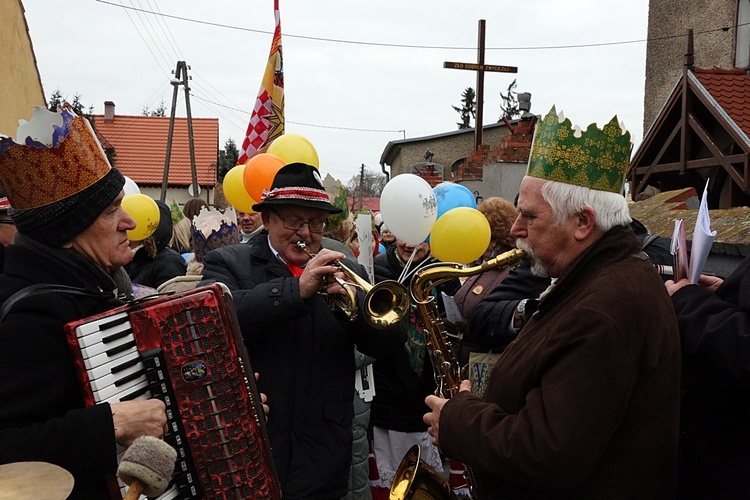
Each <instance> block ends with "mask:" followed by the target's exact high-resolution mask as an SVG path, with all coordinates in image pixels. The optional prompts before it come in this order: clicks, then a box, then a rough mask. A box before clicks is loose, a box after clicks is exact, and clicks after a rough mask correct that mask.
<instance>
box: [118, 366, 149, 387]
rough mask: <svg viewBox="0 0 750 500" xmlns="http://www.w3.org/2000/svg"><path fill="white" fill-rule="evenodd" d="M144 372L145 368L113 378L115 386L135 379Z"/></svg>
mask: <svg viewBox="0 0 750 500" xmlns="http://www.w3.org/2000/svg"><path fill="white" fill-rule="evenodd" d="M145 373H146V370H138V371H137V372H133V373H131V374H130V375H126V376H124V377H122V378H119V379H117V380H115V387H119V386H121V385H124V384H127V383H128V382H130V381H131V380H135V379H138V378H141V377H143V375H144V374H145Z"/></svg>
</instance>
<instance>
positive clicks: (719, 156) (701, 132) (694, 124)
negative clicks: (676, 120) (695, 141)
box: [688, 113, 748, 192]
mask: <svg viewBox="0 0 750 500" xmlns="http://www.w3.org/2000/svg"><path fill="white" fill-rule="evenodd" d="M688 124H689V125H690V128H692V129H693V130H694V131H695V133H696V134H697V135H698V137H699V138H700V139H701V141H703V144H705V145H706V147H707V148H708V149H709V151H711V154H712V155H714V158H716V160H717V161H718V162H719V164H720V165H721V166H722V167H723V168H724V170H726V171H727V173H728V174H729V176H730V177H731V178H732V179H733V180H734V182H736V183H737V185H738V186H740V188H742V191H744V192H747V189H748V186H747V183H746V182H745V179H744V178H745V177H746V173H745V174H744V175H740V174H738V173H737V171H736V170H735V169H734V167H732V165H731V163H730V162H728V161H727V159H726V157H725V156H724V153H722V152H721V150H720V149H719V147H718V146H717V145H716V143H715V142H714V140H713V138H712V137H711V136H710V135H709V133H708V132H707V131H706V129H704V128H703V126H702V125H701V124H700V122H699V121H698V120H696V118H695V116H693V115H692V113H691V114H690V115H689V116H688Z"/></svg>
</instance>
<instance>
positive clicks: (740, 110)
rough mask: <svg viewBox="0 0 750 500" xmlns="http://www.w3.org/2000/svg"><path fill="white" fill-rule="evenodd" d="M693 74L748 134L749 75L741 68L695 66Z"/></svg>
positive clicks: (749, 119) (749, 114)
mask: <svg viewBox="0 0 750 500" xmlns="http://www.w3.org/2000/svg"><path fill="white" fill-rule="evenodd" d="M693 74H694V75H695V77H696V78H697V79H698V81H699V82H701V85H703V86H704V87H705V88H706V90H708V92H709V93H710V94H711V96H712V97H713V98H714V99H715V100H716V102H718V103H719V105H720V106H721V107H722V108H723V109H724V111H726V113H727V114H728V115H729V117H730V118H732V120H734V122H735V123H736V124H737V126H738V127H740V128H741V129H742V131H743V132H745V134H746V135H748V136H750V75H748V74H747V73H746V71H745V70H744V69H742V68H731V69H723V68H716V67H713V68H710V69H704V68H695V69H694V71H693Z"/></svg>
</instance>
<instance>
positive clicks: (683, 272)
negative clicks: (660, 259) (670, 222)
mask: <svg viewBox="0 0 750 500" xmlns="http://www.w3.org/2000/svg"><path fill="white" fill-rule="evenodd" d="M671 251H672V258H673V259H674V264H673V265H672V271H673V272H674V276H673V278H672V279H674V281H679V280H681V279H682V278H687V277H688V264H689V262H688V255H687V243H686V240H685V225H684V224H683V221H682V219H675V221H674V232H673V233H672V246H671Z"/></svg>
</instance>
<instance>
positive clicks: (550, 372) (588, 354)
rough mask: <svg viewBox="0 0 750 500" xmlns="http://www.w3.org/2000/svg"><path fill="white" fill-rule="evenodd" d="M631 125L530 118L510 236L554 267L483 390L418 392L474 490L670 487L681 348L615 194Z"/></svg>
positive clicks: (622, 494) (634, 491) (537, 261)
mask: <svg viewBox="0 0 750 500" xmlns="http://www.w3.org/2000/svg"><path fill="white" fill-rule="evenodd" d="M630 149H631V147H630V135H629V134H628V133H627V132H625V133H623V130H622V128H621V127H620V126H619V125H618V123H617V120H616V119H613V120H612V121H610V122H609V123H608V124H607V125H605V126H604V128H603V129H602V130H599V129H598V128H597V127H596V126H595V125H593V124H592V125H591V126H589V128H588V129H587V130H586V131H585V132H583V134H581V133H580V131H578V132H574V130H573V129H572V128H571V126H570V121H569V120H567V119H565V120H563V119H562V118H561V117H558V116H557V115H556V113H555V112H554V108H553V110H552V112H550V113H549V114H548V115H547V116H546V117H545V118H544V119H543V120H542V121H541V122H540V124H539V125H538V126H537V130H536V134H535V138H534V144H533V147H532V154H531V158H530V161H529V167H528V172H527V175H526V177H524V179H523V181H522V183H521V189H520V196H519V200H518V209H519V212H520V213H519V216H518V218H517V219H516V221H515V223H514V225H513V227H512V229H511V235H512V236H514V237H515V238H516V240H517V246H518V248H521V249H523V250H524V251H526V252H527V254H528V255H529V257H530V259H531V261H532V272H533V273H535V274H536V275H539V276H549V277H551V278H552V285H551V286H550V287H549V288H548V289H547V290H546V291H545V292H544V293H543V294H542V295H541V298H540V300H539V301H538V302H537V303H536V308H535V311H534V312H533V314H530V317H529V319H528V321H527V322H526V323H525V325H524V327H523V329H522V330H521V332H520V334H519V336H518V338H517V339H516V340H515V341H514V342H513V343H511V344H510V345H509V346H508V347H507V348H506V350H505V351H504V352H503V355H502V357H501V358H500V360H499V361H498V362H497V364H496V365H495V367H494V369H493V371H492V374H491V377H490V380H489V384H488V386H487V390H486V393H485V397H484V399H480V398H478V397H476V396H474V395H472V394H471V392H469V389H470V384H469V383H468V382H467V381H464V382H462V384H461V392H459V393H458V394H457V395H456V396H455V397H453V398H452V399H450V400H445V399H441V398H438V397H435V396H429V397H428V398H427V404H428V405H429V406H430V408H431V409H432V411H431V412H430V413H428V414H426V415H425V422H426V423H427V424H428V425H429V426H430V433H431V435H432V436H433V438H434V440H435V442H436V443H437V444H439V445H440V447H441V448H442V451H443V452H444V453H445V454H446V455H447V456H449V457H452V458H456V459H458V460H461V461H462V462H464V463H466V464H467V465H468V466H469V467H470V468H471V470H472V471H473V472H474V477H475V479H476V494H477V497H478V498H480V499H481V498H497V497H498V496H499V495H504V496H507V498H669V497H673V496H674V484H675V478H676V465H677V442H678V411H679V383H680V345H679V336H678V331H677V324H676V320H675V315H674V311H673V308H672V305H671V302H670V300H669V296H668V294H667V293H666V291H665V289H664V285H663V284H662V281H661V279H660V277H659V275H658V274H657V273H656V271H655V270H654V268H653V266H652V264H651V263H650V262H649V260H648V258H647V257H646V255H645V254H644V253H642V252H641V251H640V248H639V244H638V240H637V239H636V237H635V235H634V233H633V231H632V230H631V229H630V227H629V226H628V224H629V223H630V216H629V215H628V207H627V203H626V200H625V199H624V198H623V197H622V195H621V194H620V192H621V188H622V183H623V180H624V174H625V171H626V170H627V168H628V163H629V153H630Z"/></svg>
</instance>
